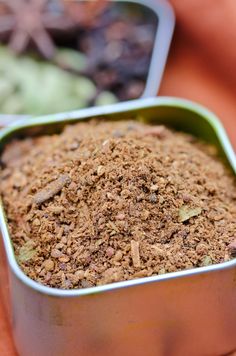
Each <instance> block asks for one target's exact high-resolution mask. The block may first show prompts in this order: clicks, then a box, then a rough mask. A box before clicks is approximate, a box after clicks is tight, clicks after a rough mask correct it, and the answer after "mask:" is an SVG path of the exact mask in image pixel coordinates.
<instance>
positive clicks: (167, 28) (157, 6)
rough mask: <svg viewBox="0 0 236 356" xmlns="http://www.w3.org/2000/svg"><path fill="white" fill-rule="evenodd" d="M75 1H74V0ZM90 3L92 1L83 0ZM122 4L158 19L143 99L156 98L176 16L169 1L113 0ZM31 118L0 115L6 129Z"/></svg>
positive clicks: (0, 123) (0, 124)
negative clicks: (146, 10)
mask: <svg viewBox="0 0 236 356" xmlns="http://www.w3.org/2000/svg"><path fill="white" fill-rule="evenodd" d="M73 1H74V0H73ZM82 1H90V0H82ZM111 1H113V2H118V3H122V4H127V6H129V4H133V5H135V4H136V5H137V6H143V8H144V9H145V8H146V9H150V10H151V11H152V12H153V13H154V14H155V15H156V17H157V21H158V22H157V29H156V34H155V40H154V44H153V51H152V56H151V61H150V65H149V70H148V74H147V79H146V86H145V89H144V92H143V93H142V98H148V97H155V96H156V95H157V92H158V90H159V87H160V83H161V79H162V76H163V72H164V69H165V64H166V60H167V56H168V53H169V48H170V44H171V39H172V35H173V31H174V26H175V15H174V11H173V8H172V6H171V4H170V3H169V2H168V1H167V0H145V1H143V0H111ZM26 117H30V115H5V114H0V127H4V126H6V125H8V124H9V123H11V122H14V121H15V120H18V119H21V118H26Z"/></svg>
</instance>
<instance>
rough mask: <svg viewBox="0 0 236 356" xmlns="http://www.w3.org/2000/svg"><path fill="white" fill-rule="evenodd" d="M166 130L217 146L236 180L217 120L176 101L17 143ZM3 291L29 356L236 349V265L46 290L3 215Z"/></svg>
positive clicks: (150, 103)
mask: <svg viewBox="0 0 236 356" xmlns="http://www.w3.org/2000/svg"><path fill="white" fill-rule="evenodd" d="M140 116H141V117H143V118H144V119H145V120H146V121H147V122H150V123H152V124H160V123H163V124H166V125H168V126H170V127H173V128H174V129H177V130H182V131H186V132H190V133H192V134H194V135H196V136H198V137H200V138H202V139H204V140H206V141H208V142H211V143H213V144H215V145H216V146H217V147H218V149H219V151H220V152H221V155H222V158H223V159H224V161H225V164H226V165H227V166H228V167H230V168H231V170H232V174H235V173H236V158H235V153H234V151H233V149H232V147H231V144H230V142H229V140H228V138H227V135H226V133H225V131H224V129H223V127H222V125H221V123H220V121H219V120H218V119H217V117H216V116H215V115H214V114H213V113H211V112H209V111H208V110H207V109H205V108H203V107H201V106H199V105H197V104H194V103H192V102H189V101H185V100H180V99H176V98H161V97H160V98H156V99H154V98H153V99H142V100H137V101H132V102H126V103H120V104H117V105H112V106H107V107H103V108H91V109H84V110H81V111H75V112H70V113H63V114H55V115H50V116H46V117H41V118H35V119H30V120H25V121H19V122H18V123H15V124H14V125H12V126H11V127H9V128H7V129H5V130H3V131H2V132H0V149H3V147H4V145H5V144H6V143H7V142H8V141H9V140H10V139H12V138H13V137H17V136H21V137H22V136H31V135H35V134H40V133H46V132H49V131H50V132H53V131H55V130H58V129H61V128H62V126H64V125H66V124H68V123H73V122H78V121H81V120H88V119H90V118H94V117H96V118H100V117H102V118H105V119H107V120H118V119H123V120H125V119H138V118H139V117H140ZM0 230H1V235H2V239H0V244H1V248H0V254H1V259H0V263H1V265H0V278H1V281H0V285H1V288H2V292H3V294H4V295H5V300H6V302H7V303H6V304H7V305H8V307H9V311H10V315H11V320H12V329H13V334H14V339H15V343H16V347H17V350H18V352H19V354H20V355H23V356H32V355H34V356H42V355H46V356H64V355H67V354H68V355H72V356H75V355H82V356H92V355H101V356H106V355H114V356H118V355H121V354H123V355H125V356H126V355H127V356H130V355H131V356H132V355H133V356H143V355H147V356H159V355H168V356H169V355H170V356H171V355H174V356H179V355H181V356H183V355H186V356H187V355H191V356H199V355H200V356H201V355H203V356H205V355H206V356H207V355H209V356H210V355H216V356H217V355H224V354H227V353H229V352H231V351H233V350H234V349H236V338H235V330H236V260H232V261H229V262H225V263H222V264H216V265H212V266H207V267H201V268H198V269H191V270H186V271H182V272H175V273H169V274H165V275H160V276H153V277H147V278H141V279H136V280H132V281H124V282H119V283H113V284H109V285H104V286H99V287H93V288H88V289H83V290H60V289H53V288H49V287H45V286H43V285H40V284H39V283H37V282H35V281H33V280H31V279H29V278H28V277H27V276H26V275H25V274H24V273H23V272H22V271H21V269H20V268H19V266H18V264H17V262H16V259H15V256H14V251H13V247H12V244H11V240H10V236H9V232H8V228H7V222H6V219H5V215H4V209H3V207H2V205H1V208H0Z"/></svg>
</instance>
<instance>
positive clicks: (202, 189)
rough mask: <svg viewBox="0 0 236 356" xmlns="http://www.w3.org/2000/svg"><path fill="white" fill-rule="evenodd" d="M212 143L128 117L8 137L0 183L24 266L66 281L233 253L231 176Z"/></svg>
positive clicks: (55, 282)
mask: <svg viewBox="0 0 236 356" xmlns="http://www.w3.org/2000/svg"><path fill="white" fill-rule="evenodd" d="M114 132H119V133H121V134H119V135H114ZM147 132H149V133H150V132H155V135H153V134H147ZM157 132H162V133H163V132H164V133H165V134H164V135H159V134H158V135H156V133H157ZM212 152H213V150H212V149H211V148H209V146H208V145H206V144H203V143H201V142H198V141H197V140H196V139H193V137H192V136H189V135H187V134H183V133H179V132H172V131H170V130H169V129H167V128H163V126H161V127H159V126H158V125H156V126H151V125H145V124H141V123H138V122H132V121H130V122H129V121H124V122H123V121H120V122H119V121H117V122H111V121H110V122H103V121H102V120H99V121H90V122H85V123H78V124H75V125H68V126H66V127H65V129H64V130H63V132H62V133H59V134H54V135H50V136H47V135H45V136H38V137H35V138H28V139H21V140H15V141H13V142H10V143H9V144H8V145H7V147H6V149H5V151H4V152H3V154H2V157H1V161H2V168H1V172H0V192H1V195H2V198H3V203H4V206H5V210H6V213H7V217H8V219H9V220H8V224H9V231H10V235H11V238H12V242H13V245H14V249H15V254H16V257H17V260H18V263H19V265H20V267H21V268H22V269H23V271H24V272H25V273H26V274H27V275H28V276H29V277H30V278H32V279H34V280H36V281H38V282H40V283H42V284H44V285H46V286H51V287H57V288H69V289H72V288H88V287H92V286H96V285H101V284H106V283H113V282H117V281H121V280H129V279H132V278H142V277H147V276H152V275H158V274H159V275H161V274H163V273H168V272H174V271H180V270H184V269H189V268H193V267H201V266H204V267H206V266H209V265H211V264H215V263H219V262H222V261H227V260H229V259H230V258H233V257H235V256H236V253H235V251H236V246H235V231H236V209H235V199H236V194H235V188H236V184H235V178H234V177H233V176H232V175H231V174H230V172H228V171H227V168H225V167H224V166H223V164H222V163H221V162H220V161H219V160H218V158H217V157H216V152H214V153H212ZM213 186H214V191H213V190H212V189H209V187H213Z"/></svg>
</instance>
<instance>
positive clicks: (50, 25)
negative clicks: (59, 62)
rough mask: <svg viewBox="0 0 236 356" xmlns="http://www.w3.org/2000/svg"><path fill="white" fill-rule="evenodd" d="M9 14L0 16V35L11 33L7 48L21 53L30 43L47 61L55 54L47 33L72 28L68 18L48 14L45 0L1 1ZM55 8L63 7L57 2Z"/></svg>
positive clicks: (51, 13)
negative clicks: (31, 42) (32, 43)
mask: <svg viewBox="0 0 236 356" xmlns="http://www.w3.org/2000/svg"><path fill="white" fill-rule="evenodd" d="M1 3H3V4H4V5H5V7H6V8H7V10H8V12H9V13H7V14H3V15H1V16H0V35H1V34H3V33H9V32H10V33H11V36H10V40H9V46H10V47H11V48H12V49H13V51H14V52H16V53H22V52H23V51H24V50H25V49H26V48H27V46H28V45H29V42H30V41H33V42H34V44H35V45H36V46H37V48H38V50H39V51H40V52H41V53H42V55H43V56H45V57H46V58H52V57H53V55H54V54H55V46H54V44H53V41H52V39H51V37H50V35H49V33H48V31H47V30H49V29H50V30H51V29H54V30H55V29H56V30H65V29H68V28H71V27H72V26H73V22H72V20H71V19H69V17H66V16H65V15H64V16H63V10H62V11H61V13H60V14H58V13H55V12H54V11H50V8H49V6H48V5H49V4H48V3H49V1H48V0H41V1H38V0H30V1H27V0H1ZM57 5H58V7H62V3H61V2H60V0H57Z"/></svg>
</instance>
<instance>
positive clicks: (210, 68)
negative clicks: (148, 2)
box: [0, 0, 236, 356]
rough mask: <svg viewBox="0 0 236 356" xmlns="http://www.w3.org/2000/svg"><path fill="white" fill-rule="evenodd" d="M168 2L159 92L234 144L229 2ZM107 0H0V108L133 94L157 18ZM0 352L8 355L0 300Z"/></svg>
mask: <svg viewBox="0 0 236 356" xmlns="http://www.w3.org/2000/svg"><path fill="white" fill-rule="evenodd" d="M154 1H155V0H154ZM156 1H157V0H156ZM163 1H164V0H163ZM143 3H144V4H145V0H143ZM170 3H171V4H172V5H173V7H174V10H175V13H176V19H177V21H176V30H175V34H174V38H173V41H172V45H171V49H170V54H169V58H168V61H167V64H166V69H165V72H164V77H163V80H162V84H161V88H160V90H159V93H158V95H168V96H177V97H182V98H187V99H191V100H194V101H196V102H198V103H200V104H203V105H205V106H206V107H208V108H209V109H210V110H212V111H214V112H215V113H216V114H217V115H218V116H219V117H220V118H221V120H222V121H223V123H224V125H225V127H226V129H227V131H228V134H229V136H230V138H231V141H232V143H233V145H234V147H235V148H236V70H235V63H236V47H235V43H236V2H235V0H224V1H222V0H170ZM110 4H111V3H110V1H107V0H99V1H89V2H88V4H87V5H86V6H84V5H83V4H81V2H80V1H79V2H78V1H77V2H74V1H68V0H64V1H59V0H52V1H47V0H28V1H26V0H0V42H1V45H0V113H2V114H4V115H6V114H7V115H10V116H12V115H13V114H17V115H18V114H21V115H25V114H28V115H38V114H45V113H51V112H57V111H65V110H70V109H77V108H83V107H87V106H92V105H105V104H110V103H114V102H117V101H123V100H132V99H135V98H139V97H140V96H141V95H142V93H143V90H144V88H145V84H146V79H147V73H148V69H149V64H150V59H151V53H152V48H153V43H154V38H155V31H156V30H157V27H158V24H157V22H156V19H155V16H153V14H152V13H151V12H149V11H144V12H143V11H140V10H138V9H134V8H132V7H131V8H126V9H124V8H121V7H120V6H115V7H114V8H112V9H111V8H110V7H109V6H110ZM22 19H24V20H22ZM29 34H30V36H29ZM157 60H158V58H157ZM153 80H155V78H153ZM62 82H63V86H62V84H61V83H62ZM81 83H82V84H81ZM81 87H82V88H83V90H81ZM4 117H5V122H6V121H7V120H10V117H9V116H7V117H6V116H4ZM1 119H3V117H2V118H1ZM0 355H3V356H14V355H15V351H14V346H13V344H12V339H11V335H10V332H9V329H8V325H7V323H6V319H5V316H4V312H3V309H2V306H1V303H0Z"/></svg>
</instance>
